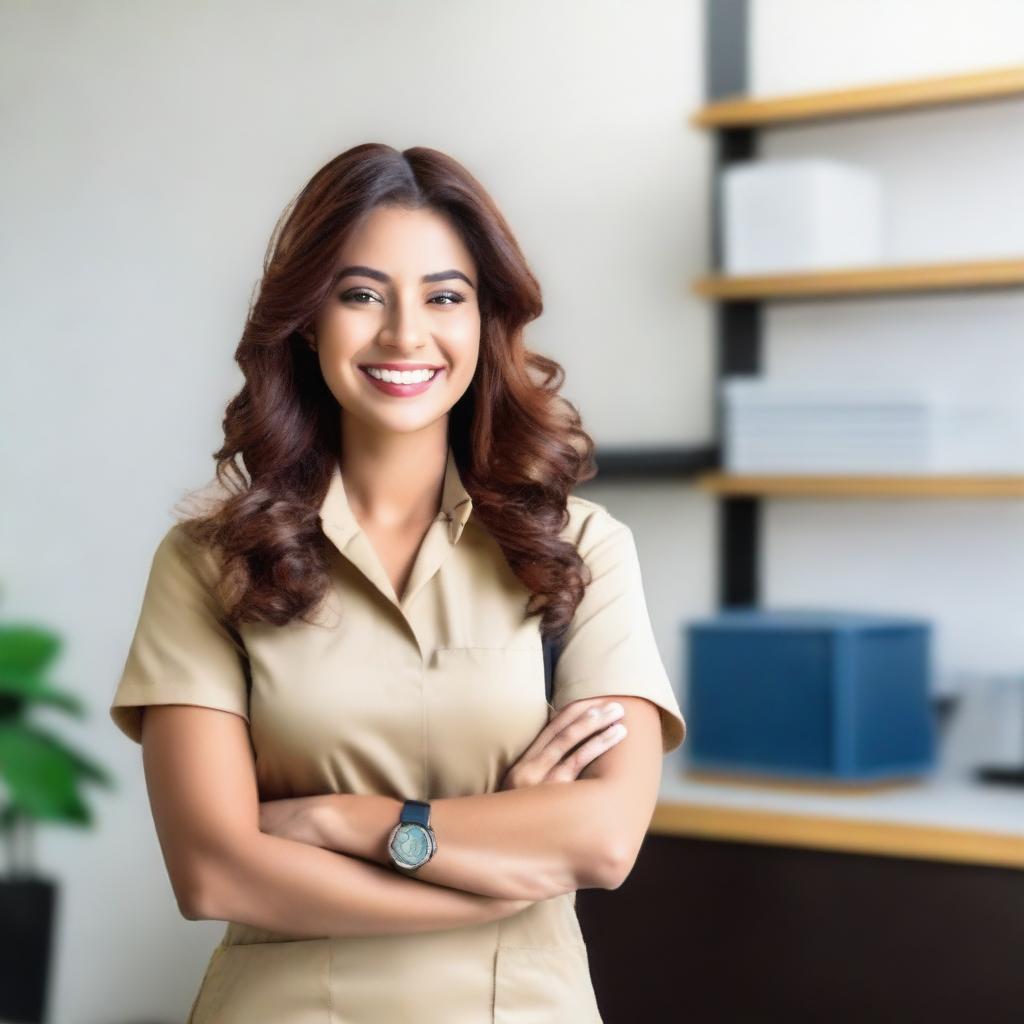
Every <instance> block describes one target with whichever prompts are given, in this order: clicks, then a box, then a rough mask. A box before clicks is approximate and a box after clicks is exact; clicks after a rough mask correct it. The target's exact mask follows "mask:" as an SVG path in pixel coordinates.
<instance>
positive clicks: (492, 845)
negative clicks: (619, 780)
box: [311, 779, 617, 900]
mask: <svg viewBox="0 0 1024 1024" xmlns="http://www.w3.org/2000/svg"><path fill="white" fill-rule="evenodd" d="M315 801H316V802H315V804H314V806H313V807H312V808H311V813H312V814H313V817H314V821H315V831H316V833H317V835H318V840H317V841H318V844H319V845H321V846H323V847H325V848H326V849H329V850H335V851H338V852H343V853H350V854H353V855H355V856H357V857H362V858H366V859H367V860H371V861H374V862H375V863H378V864H389V863H390V861H389V859H388V856H387V838H388V835H389V833H390V832H391V829H392V828H393V827H394V826H395V824H396V823H397V822H398V819H399V814H400V812H401V808H402V802H401V801H400V800H397V799H394V798H391V797H386V796H376V795H369V796H362V795H353V794H349V793H339V794H333V793H332V794H326V795H323V796H320V797H316V798H315ZM605 801H606V797H605V788H604V783H603V781H602V780H599V779H577V780H575V781H574V782H570V783H566V782H558V783H542V784H540V785H537V786H530V787H526V788H524V789H513V790H503V791H500V792H496V793H481V794H473V795H470V796H460V797H448V798H444V799H437V800H432V801H431V802H430V808H431V810H430V824H431V827H432V828H433V829H434V832H435V834H436V836H437V847H438V848H437V853H435V854H434V856H433V857H432V858H431V859H430V860H429V861H428V862H427V863H426V864H424V865H423V867H421V868H419V869H418V870H417V871H416V877H417V878H418V879H421V880H422V881H425V882H433V883H435V884H437V885H442V886H450V887H452V888H453V889H460V890H464V891H465V892H468V893H473V894H479V895H485V896H492V897H498V898H505V899H527V900H543V899H549V898H551V897H553V896H558V895H561V894H562V893H566V892H571V891H573V890H575V889H586V888H594V887H598V888H603V887H613V885H614V883H613V882H611V881H610V880H611V879H613V878H615V877H616V871H617V865H616V863H615V856H614V854H615V851H614V849H613V844H612V842H610V841H609V840H608V839H606V837H607V836H609V835H611V834H613V830H612V829H611V828H608V829H602V827H601V823H602V820H603V805H604V804H605Z"/></svg>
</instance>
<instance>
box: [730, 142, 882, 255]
mask: <svg viewBox="0 0 1024 1024" xmlns="http://www.w3.org/2000/svg"><path fill="white" fill-rule="evenodd" d="M721 184H722V189H721V203H722V206H721V222H722V233H723V237H722V240H723V246H722V249H723V252H722V265H723V270H724V272H725V273H727V274H772V273H788V272H792V271H798V270H809V271H814V270H836V269H841V268H843V267H858V266H873V265H877V264H879V263H882V262H883V253H882V248H883V245H882V187H881V182H880V180H879V178H878V175H877V174H874V173H873V172H871V171H869V170H867V169H865V168H863V167H859V166H857V165H856V164H851V163H847V162H843V161H838V160H827V159H821V158H801V159H786V160H783V159H772V160H768V159H766V160H748V161H744V162H742V163H737V164H733V165H731V166H729V167H727V168H726V169H725V171H723V173H722V181H721Z"/></svg>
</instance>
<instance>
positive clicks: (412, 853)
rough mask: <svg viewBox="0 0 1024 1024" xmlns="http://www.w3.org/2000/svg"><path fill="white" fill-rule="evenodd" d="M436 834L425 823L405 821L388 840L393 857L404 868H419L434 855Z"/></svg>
mask: <svg viewBox="0 0 1024 1024" xmlns="http://www.w3.org/2000/svg"><path fill="white" fill-rule="evenodd" d="M434 849H435V846H434V836H433V834H432V832H431V831H430V829H429V828H428V827H426V826H425V825H418V824H416V823H415V822H411V821H403V822H401V823H400V824H399V825H397V826H396V827H395V829H394V830H393V831H392V833H391V839H390V840H389V842H388V850H389V852H390V854H391V859H392V860H393V861H394V862H395V863H396V864H397V865H398V866H399V867H403V868H418V867H420V865H422V864H425V863H426V862H427V861H428V860H430V858H431V857H432V856H433V855H434Z"/></svg>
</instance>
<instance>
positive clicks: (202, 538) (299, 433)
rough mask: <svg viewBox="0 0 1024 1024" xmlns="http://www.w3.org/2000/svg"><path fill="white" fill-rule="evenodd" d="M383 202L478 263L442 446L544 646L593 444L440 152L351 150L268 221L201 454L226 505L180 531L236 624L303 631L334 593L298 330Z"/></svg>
mask: <svg viewBox="0 0 1024 1024" xmlns="http://www.w3.org/2000/svg"><path fill="white" fill-rule="evenodd" d="M378 206H395V207H401V208H405V209H422V208H429V209H431V210H434V211H438V212H441V213H443V214H446V215H447V218H448V220H449V223H451V224H452V226H453V228H454V229H455V230H456V231H458V232H459V234H460V236H461V238H462V240H463V242H464V243H465V245H466V246H467V248H468V249H469V251H470V252H471V254H472V255H473V257H474V259H475V260H476V264H477V268H478V273H479V288H478V296H479V303H480V323H481V336H480V355H479V361H478V365H477V368H476V372H475V374H474V376H473V380H472V382H471V384H470V386H469V388H468V389H467V390H466V392H465V394H463V395H462V397H461V398H460V399H459V401H458V402H457V403H456V404H455V405H454V406H453V407H452V409H451V410H450V412H449V418H448V440H449V443H450V444H451V447H452V450H453V453H454V455H455V460H456V464H457V466H458V468H459V473H460V475H461V476H462V480H463V483H464V484H465V487H466V490H467V491H468V492H469V494H470V495H471V496H472V498H473V512H474V514H475V515H476V516H477V517H478V518H479V520H480V522H481V523H482V524H483V525H484V526H485V527H486V528H487V530H488V532H489V533H490V534H491V535H492V536H493V537H494V539H495V541H496V542H497V543H498V545H499V546H500V547H501V549H502V551H503V553H504V555H505V558H506V560H507V562H508V565H509V567H510V568H511V570H512V572H513V573H514V574H515V575H516V576H517V577H518V579H519V580H520V581H521V582H522V583H523V585H524V586H525V587H526V588H527V589H528V590H529V591H530V597H529V599H528V601H527V605H526V608H525V611H526V612H527V614H535V613H537V612H538V611H539V612H540V613H541V615H542V619H541V630H542V632H543V633H544V634H545V635H550V636H555V637H558V636H560V635H561V634H562V632H563V631H564V629H565V628H566V626H567V625H568V623H569V621H570V620H571V618H572V615H573V612H574V611H575V609H576V606H577V605H578V604H579V601H580V599H581V598H582V596H583V589H584V587H585V586H586V584H587V583H588V582H589V575H588V572H587V568H586V566H585V565H584V563H583V562H582V560H581V558H580V556H579V554H578V553H577V551H576V549H575V547H574V545H573V544H571V543H569V542H566V541H563V540H560V539H559V533H560V531H561V530H562V528H563V527H564V526H565V525H566V524H567V522H568V511H567V507H566V499H567V496H568V494H569V492H570V491H571V490H572V489H573V488H574V487H575V486H576V485H577V484H578V483H581V482H583V481H585V480H589V479H591V478H592V477H593V476H594V475H596V473H597V469H596V465H595V463H594V458H593V452H594V443H593V441H592V440H591V438H590V436H589V435H588V434H587V433H586V432H585V431H584V430H583V428H582V426H581V422H580V416H579V412H578V410H577V408H576V407H575V406H574V405H572V403H570V402H569V401H568V400H567V399H565V398H563V397H561V396H560V395H559V394H558V391H559V389H560V388H561V386H562V383H563V381H564V376H565V374H564V370H563V368H562V367H561V365H560V364H559V363H557V362H555V361H554V360H552V359H549V358H547V357H546V356H543V355H540V354H539V353H537V352H531V351H529V350H528V349H527V348H526V346H525V344H524V342H523V329H524V327H525V326H526V324H528V323H529V322H530V321H531V320H535V319H536V318H537V317H539V316H540V314H541V312H542V311H543V303H542V301H541V291H540V286H539V285H538V283H537V280H536V279H535V278H534V276H533V274H532V273H531V271H530V269H529V267H528V266H527V263H526V260H525V258H524V256H523V254H522V252H521V250H520V248H519V245H518V243H517V241H516V239H515V237H514V236H513V234H512V231H511V229H510V228H509V226H508V224H507V223H506V221H505V219H504V217H503V216H502V215H501V213H500V212H499V210H498V208H497V206H496V205H495V203H494V201H493V199H491V197H490V196H489V195H488V194H487V192H486V191H485V190H484V189H483V187H482V186H481V185H480V183H479V182H478V181H477V180H476V179H475V178H474V177H473V176H472V175H471V174H470V173H469V171H467V170H466V169H465V168H464V167H463V166H462V165H461V164H459V163H458V162H456V161H455V160H453V159H452V158H451V157H450V156H447V155H446V154H444V153H442V152H439V151H438V150H436V149H429V148H426V147H423V146H416V147H413V148H411V149H406V150H403V151H401V152H400V151H398V150H396V149H394V148H392V147H391V146H387V145H384V144H380V143H365V144H363V145H358V146H354V147H353V148H351V149H349V150H346V151H345V152H344V153H341V154H339V155H338V156H336V157H335V158H334V159H333V160H331V161H329V162H328V163H327V164H325V165H324V166H323V167H322V168H321V169H320V170H318V171H317V172H316V173H315V174H314V175H313V177H312V178H311V179H310V180H309V182H308V184H307V185H306V186H305V187H304V188H303V189H302V190H301V191H300V192H299V193H298V195H297V196H296V197H295V198H294V199H292V201H291V202H290V203H289V204H288V206H287V207H286V208H285V210H284V212H283V213H282V214H281V216H280V218H279V219H278V221H277V224H276V225H275V227H274V230H273V232H272V234H271V238H270V242H269V244H268V247H267V252H266V256H265V258H264V262H263V274H262V277H261V279H260V281H259V283H258V285H257V288H256V289H255V298H254V299H253V301H252V302H251V304H250V309H249V313H248V317H247V319H246V323H245V328H244V330H243V332H242V339H241V341H240V342H239V345H238V348H237V349H236V351H235V361H236V362H237V363H238V365H239V367H240V368H241V370H242V374H243V376H244V378H245V383H244V384H243V386H242V388H241V390H240V391H239V392H238V394H237V395H235V396H234V397H233V398H232V399H231V400H230V402H229V403H228V405H227V409H226V411H225V415H224V420H223V428H224V444H223V445H222V446H221V448H220V449H219V450H218V451H216V452H214V453H213V457H214V459H215V460H216V463H217V469H216V478H217V481H218V482H219V484H220V485H221V486H222V487H223V488H225V489H226V491H227V494H226V496H223V497H222V498H221V499H220V500H219V501H218V502H217V503H216V504H215V505H214V506H213V507H212V510H211V509H207V510H206V511H205V512H204V513H202V514H194V515H191V516H187V517H186V518H184V519H183V520H182V526H183V529H184V530H185V532H186V534H187V536H188V537H189V538H190V539H191V540H192V541H194V542H196V543H198V544H200V545H201V546H204V547H207V548H210V549H212V550H214V551H215V552H216V553H217V556H218V561H219V568H220V577H219V579H217V580H216V581H212V582H213V585H214V588H215V592H216V595H217V597H218V598H219V600H220V601H221V603H222V605H223V608H224V613H225V618H226V620H227V621H228V622H229V623H230V624H231V625H232V626H234V627H236V628H237V627H238V626H239V625H240V624H241V623H243V622H266V623H270V624H273V625H279V626H280V625H284V624H286V623H287V622H289V621H290V620H291V619H293V618H295V617H300V618H302V619H303V620H304V621H310V620H309V618H308V615H309V613H310V612H311V611H312V610H313V609H314V608H316V607H317V606H318V605H319V604H320V601H321V599H322V598H323V597H324V595H325V594H326V592H327V590H328V584H329V580H328V548H327V544H328V543H329V542H328V541H327V539H326V537H325V536H324V535H323V532H322V530H321V528H320V520H319V516H318V512H319V508H320V505H321V503H322V501H323V499H324V497H325V496H326V493H327V488H328V485H329V483H330V480H331V476H332V473H333V471H334V465H335V463H336V462H337V460H338V458H339V453H340V451H341V445H340V431H341V415H340V410H339V406H338V402H337V400H336V399H335V397H334V395H333V394H332V393H331V391H330V389H329V388H328V387H327V384H326V383H325V381H324V379H323V376H322V374H321V371H320V366H319V363H318V362H317V357H316V355H315V353H314V352H312V351H311V350H310V348H309V347H308V346H307V345H306V344H305V342H304V341H303V339H302V336H301V334H300V333H299V332H300V330H301V329H302V328H304V327H306V326H307V325H308V324H309V323H310V321H311V320H312V319H313V317H314V316H315V314H316V313H317V311H318V310H319V308H320V307H321V305H322V304H323V303H324V301H325V300H326V299H327V298H328V296H329V295H330V293H331V289H332V287H333V277H332V275H333V270H334V264H335V260H336V254H337V253H338V252H339V250H340V248H341V246H342V245H343V243H344V241H345V238H346V236H347V234H348V232H349V231H350V230H351V228H352V227H353V225H354V224H355V223H356V222H357V221H358V220H359V219H360V218H362V217H363V216H364V215H365V214H366V213H368V212H369V211H370V210H372V209H373V208H375V207H378ZM531 371H534V372H535V373H531ZM239 458H240V459H241V461H242V463H243V465H239V462H238V460H239Z"/></svg>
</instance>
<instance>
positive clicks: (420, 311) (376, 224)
mask: <svg viewBox="0 0 1024 1024" xmlns="http://www.w3.org/2000/svg"><path fill="white" fill-rule="evenodd" d="M335 272H336V274H337V275H339V276H338V277H337V278H336V283H335V285H334V288H333V290H332V292H331V295H330V298H329V299H328V300H327V302H326V303H324V305H323V307H322V308H321V309H320V311H319V313H318V314H317V316H316V318H315V320H314V321H313V332H312V333H310V332H304V336H305V337H306V339H307V341H309V342H310V343H311V344H315V346H316V349H317V352H318V355H319V360H320V369H321V371H322V373H323V375H324V380H325V381H326V382H327V386H328V387H329V388H330V389H331V393H332V394H333V395H334V397H335V398H336V399H337V400H338V403H339V404H340V405H341V407H342V409H343V410H344V415H346V416H354V417H356V418H358V419H359V420H361V421H362V422H363V423H365V424H366V425H367V426H369V427H372V428H376V429H379V430H386V431H398V432H403V433H404V432H411V431H415V430H419V429H421V428H423V427H425V426H428V425H429V424H431V423H434V422H435V421H436V420H438V419H439V418H440V417H443V416H445V415H447V413H448V411H449V410H450V409H451V407H452V406H453V405H454V404H455V403H456V402H457V401H458V399H459V398H460V397H461V396H462V394H463V393H464V392H465V391H466V389H467V388H468V387H469V384H470V381H471V380H472V379H473V373H474V372H475V370H476V364H477V358H478V355H479V352H480V306H479V303H478V302H477V291H476V289H477V287H478V285H479V281H478V280H477V268H476V265H475V263H474V261H473V258H472V257H471V256H470V254H469V251H468V250H467V249H466V247H465V245H464V244H463V242H462V239H461V238H460V237H459V235H458V233H457V232H456V231H455V230H454V228H453V227H452V226H451V225H450V223H449V222H448V221H447V219H446V218H445V217H444V216H443V215H441V214H439V213H437V212H436V211H433V210H428V209H421V210H403V209H396V208H392V207H377V208H375V209H374V210H372V211H371V212H370V213H369V214H367V216H366V217H365V218H364V219H363V221H362V222H361V223H360V224H359V225H358V226H357V227H356V230H355V231H354V232H353V233H352V234H351V235H350V236H349V238H348V240H347V241H346V243H345V245H344V246H343V248H342V250H341V252H340V254H339V257H338V263H337V265H336V268H335ZM425 278H428V280H424V279H425ZM419 367H424V368H429V369H432V370H434V373H433V376H432V377H431V379H430V380H429V382H426V383H424V382H423V381H422V378H423V376H424V375H423V374H421V373H416V374H414V375H413V377H414V382H413V383H411V384H409V383H402V378H401V377H399V376H398V374H399V373H401V372H402V370H403V369H404V370H412V369H413V368H419ZM390 368H394V373H391V372H388V373H384V372H383V371H384V370H385V369H390ZM372 374H373V375H376V377H377V378H378V380H375V379H374V377H373V376H372ZM427 375H428V376H429V370H428V374H427ZM381 377H385V378H387V377H392V380H391V382H390V383H389V382H387V381H380V378H381Z"/></svg>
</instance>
